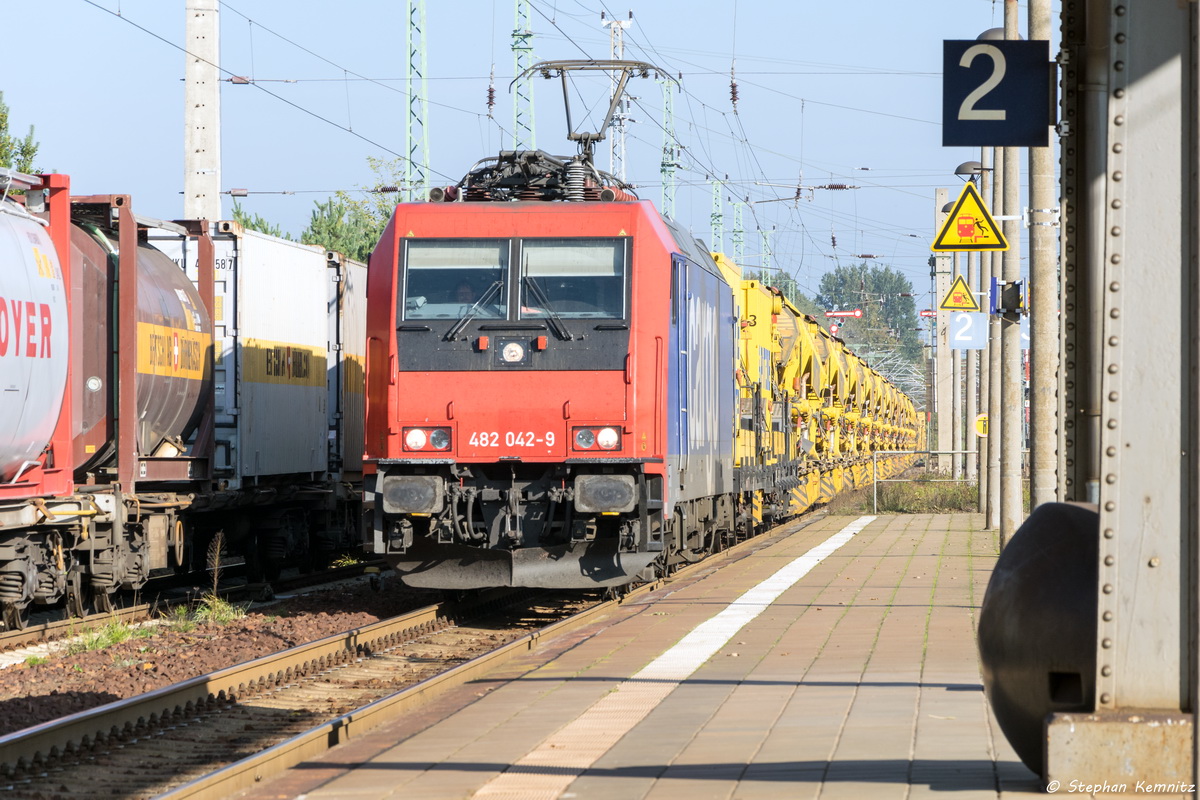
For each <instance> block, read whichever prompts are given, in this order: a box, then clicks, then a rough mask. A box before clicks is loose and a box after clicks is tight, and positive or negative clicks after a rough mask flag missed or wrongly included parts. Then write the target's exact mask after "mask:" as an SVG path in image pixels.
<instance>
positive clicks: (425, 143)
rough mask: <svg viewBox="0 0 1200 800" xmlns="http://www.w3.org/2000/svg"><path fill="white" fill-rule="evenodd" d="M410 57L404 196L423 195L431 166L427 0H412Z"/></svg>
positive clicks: (407, 198)
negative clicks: (427, 80)
mask: <svg viewBox="0 0 1200 800" xmlns="http://www.w3.org/2000/svg"><path fill="white" fill-rule="evenodd" d="M405 42H406V44H407V45H408V58H407V59H406V60H405V76H404V77H405V83H404V85H405V88H406V90H407V91H408V113H407V114H405V119H404V156H405V161H404V186H403V187H402V189H403V193H404V198H405V199H406V200H409V201H413V200H418V199H423V198H424V195H425V191H426V190H427V189H428V187H427V186H426V180H427V179H426V170H427V169H428V167H429V129H428V127H426V123H427V120H426V117H427V115H428V113H429V89H428V85H427V83H426V72H425V0H408V25H407V32H406V36H405Z"/></svg>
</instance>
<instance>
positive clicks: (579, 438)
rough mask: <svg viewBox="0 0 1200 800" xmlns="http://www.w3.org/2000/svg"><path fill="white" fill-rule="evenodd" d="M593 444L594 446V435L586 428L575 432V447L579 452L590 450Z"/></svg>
mask: <svg viewBox="0 0 1200 800" xmlns="http://www.w3.org/2000/svg"><path fill="white" fill-rule="evenodd" d="M594 444H596V434H594V433H592V432H591V431H590V430H588V429H587V428H580V429H579V430H577V431H575V446H576V447H578V448H579V449H580V450H590V449H591V448H592V446H593V445H594Z"/></svg>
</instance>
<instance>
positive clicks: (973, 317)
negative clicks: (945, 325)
mask: <svg viewBox="0 0 1200 800" xmlns="http://www.w3.org/2000/svg"><path fill="white" fill-rule="evenodd" d="M987 339H988V315H987V314H983V313H979V312H972V311H956V312H955V313H953V314H951V315H950V347H951V348H953V349H955V350H982V349H983V348H985V347H987Z"/></svg>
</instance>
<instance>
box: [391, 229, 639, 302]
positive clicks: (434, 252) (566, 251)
mask: <svg viewBox="0 0 1200 800" xmlns="http://www.w3.org/2000/svg"><path fill="white" fill-rule="evenodd" d="M627 245H628V239H627V238H611V239H590V238H589V239H582V238H580V239H568V238H547V239H409V240H407V241H406V243H405V251H404V263H403V267H402V269H403V280H402V281H401V290H402V292H403V295H402V297H401V298H400V300H401V303H402V306H401V307H402V308H403V309H404V311H403V315H404V318H405V319H410V320H418V319H439V318H443V319H464V318H470V319H475V318H491V319H545V318H548V317H549V318H576V319H588V318H594V319H623V318H624V317H625V316H626V304H627V302H628V301H627V298H626V294H627V284H628V281H627V280H626V275H627V274H628V258H629V257H628V247H627ZM510 264H515V265H519V267H518V268H517V269H512V270H510V269H509V265H510ZM510 297H515V298H519V302H516V303H510V302H509V298H510Z"/></svg>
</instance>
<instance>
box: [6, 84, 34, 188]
mask: <svg viewBox="0 0 1200 800" xmlns="http://www.w3.org/2000/svg"><path fill="white" fill-rule="evenodd" d="M8 130H9V118H8V105H7V104H6V103H5V102H4V92H0V167H9V168H11V169H15V170H16V171H17V172H34V171H35V170H34V167H33V159H34V158H36V157H37V151H38V143H37V142H35V141H34V140H33V126H32V125H30V126H29V133H28V134H26V135H25V138H24V139H18V138H17V137H15V136H13V135H12V134H10V133H9V132H8Z"/></svg>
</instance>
